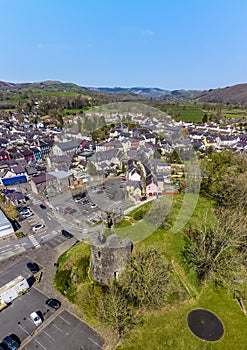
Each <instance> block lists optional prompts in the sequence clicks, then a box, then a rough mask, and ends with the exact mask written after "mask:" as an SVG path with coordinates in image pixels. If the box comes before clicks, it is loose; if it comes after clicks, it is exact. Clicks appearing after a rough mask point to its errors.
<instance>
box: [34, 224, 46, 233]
mask: <svg viewBox="0 0 247 350" xmlns="http://www.w3.org/2000/svg"><path fill="white" fill-rule="evenodd" d="M44 227H45V225H43V224H37V225H35V226H34V227H33V228H32V230H33V232H36V231H39V230H41V229H42V228H44Z"/></svg>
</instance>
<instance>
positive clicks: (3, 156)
mask: <svg viewBox="0 0 247 350" xmlns="http://www.w3.org/2000/svg"><path fill="white" fill-rule="evenodd" d="M7 160H10V157H9V152H7V151H6V150H5V149H1V150H0V162H6V161H7Z"/></svg>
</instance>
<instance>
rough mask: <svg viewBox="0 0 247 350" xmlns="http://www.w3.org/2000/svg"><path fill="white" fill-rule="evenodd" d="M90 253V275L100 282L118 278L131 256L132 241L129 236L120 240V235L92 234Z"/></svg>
mask: <svg viewBox="0 0 247 350" xmlns="http://www.w3.org/2000/svg"><path fill="white" fill-rule="evenodd" d="M90 245H91V254H92V275H93V278H94V279H95V280H96V281H98V282H101V283H109V282H110V281H112V280H114V279H116V278H118V276H119V274H121V273H122V272H123V271H124V270H125V268H126V266H127V264H128V262H129V260H130V257H131V252H132V248H133V243H132V241H131V240H130V239H129V238H125V239H124V240H123V241H120V237H119V236H118V235H116V234H111V235H110V236H109V237H105V236H100V235H94V236H92V237H91V240H90Z"/></svg>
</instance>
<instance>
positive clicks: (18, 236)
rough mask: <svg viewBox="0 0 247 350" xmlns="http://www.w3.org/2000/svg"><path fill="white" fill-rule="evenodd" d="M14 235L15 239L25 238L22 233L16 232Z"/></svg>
mask: <svg viewBox="0 0 247 350" xmlns="http://www.w3.org/2000/svg"><path fill="white" fill-rule="evenodd" d="M15 235H16V237H17V238H22V237H25V235H24V233H23V232H16V233H15Z"/></svg>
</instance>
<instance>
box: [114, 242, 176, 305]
mask: <svg viewBox="0 0 247 350" xmlns="http://www.w3.org/2000/svg"><path fill="white" fill-rule="evenodd" d="M172 271H173V269H172V266H171V264H170V263H168V262H167V261H166V260H165V259H164V257H163V256H162V254H161V252H160V251H158V250H156V249H154V248H149V249H148V250H146V251H143V252H142V251H139V252H137V253H136V255H135V256H133V257H132V258H131V262H130V264H129V266H128V267H127V268H126V270H125V271H124V272H123V274H122V275H121V276H120V279H119V285H120V286H121V288H122V289H123V290H124V292H125V294H126V295H127V296H128V300H132V301H133V303H134V305H135V306H137V307H144V306H145V307H156V306H161V305H164V304H165V303H166V302H167V300H168V299H169V297H170V296H171V295H174V294H176V293H178V294H179V292H180V290H179V287H178V286H177V285H176V287H175V279H174V276H173V274H172Z"/></svg>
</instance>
